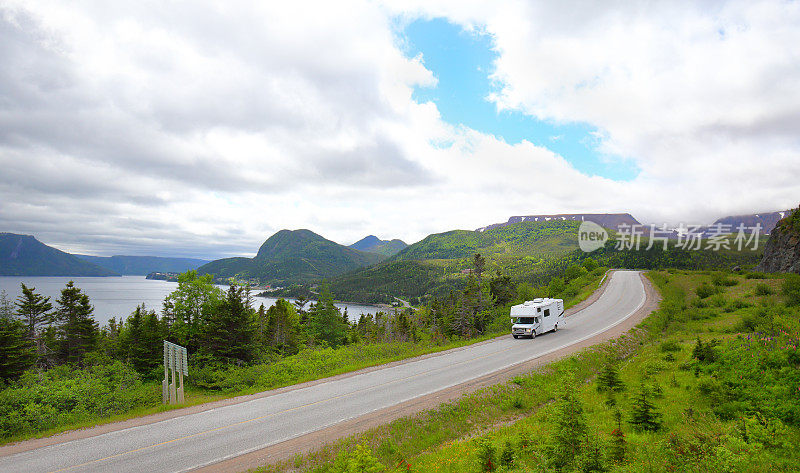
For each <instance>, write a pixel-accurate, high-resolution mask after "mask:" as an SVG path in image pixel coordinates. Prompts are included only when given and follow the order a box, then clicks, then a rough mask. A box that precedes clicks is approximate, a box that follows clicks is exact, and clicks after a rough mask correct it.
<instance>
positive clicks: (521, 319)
mask: <svg viewBox="0 0 800 473" xmlns="http://www.w3.org/2000/svg"><path fill="white" fill-rule="evenodd" d="M534 322H536V318H535V317H517V323H518V324H532V323H534Z"/></svg>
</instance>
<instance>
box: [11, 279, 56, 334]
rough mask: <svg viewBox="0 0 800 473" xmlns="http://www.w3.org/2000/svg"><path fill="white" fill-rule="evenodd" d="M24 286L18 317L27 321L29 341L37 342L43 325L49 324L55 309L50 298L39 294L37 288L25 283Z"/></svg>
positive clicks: (18, 302) (18, 299)
mask: <svg viewBox="0 0 800 473" xmlns="http://www.w3.org/2000/svg"><path fill="white" fill-rule="evenodd" d="M20 285H21V286H22V295H21V296H19V297H18V298H17V302H16V306H17V315H18V316H19V317H20V318H22V320H24V321H25V325H27V327H28V340H36V339H37V338H38V336H37V332H38V330H39V328H40V327H41V326H42V325H45V324H49V323H50V322H51V321H52V316H51V315H50V314H49V312H50V310H52V309H53V305H52V304H51V303H50V298H49V297H44V296H42V295H41V294H37V293H36V292H35V291H36V288H35V287H28V286H26V285H25V283H21V284H20Z"/></svg>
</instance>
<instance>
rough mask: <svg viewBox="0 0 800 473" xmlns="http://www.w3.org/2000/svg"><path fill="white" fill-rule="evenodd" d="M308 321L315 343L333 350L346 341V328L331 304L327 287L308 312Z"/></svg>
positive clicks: (330, 295)
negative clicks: (322, 344)
mask: <svg viewBox="0 0 800 473" xmlns="http://www.w3.org/2000/svg"><path fill="white" fill-rule="evenodd" d="M308 321H309V325H310V328H311V334H312V336H313V337H314V339H315V340H317V341H320V342H325V343H327V344H328V345H329V346H331V347H334V348H335V347H337V346H339V345H342V344H343V343H345V341H346V340H347V329H348V326H347V325H346V324H345V323H344V320H342V316H341V314H340V313H339V309H337V308H336V306H335V305H334V304H333V295H332V294H331V291H330V289H329V288H328V286H327V285H324V286H323V287H322V292H321V294H320V298H319V301H318V302H317V303H316V304H314V306H313V307H312V308H311V310H310V311H309V314H308Z"/></svg>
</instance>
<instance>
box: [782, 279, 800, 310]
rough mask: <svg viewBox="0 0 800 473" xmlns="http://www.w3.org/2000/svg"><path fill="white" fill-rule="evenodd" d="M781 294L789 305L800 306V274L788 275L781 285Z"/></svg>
mask: <svg viewBox="0 0 800 473" xmlns="http://www.w3.org/2000/svg"><path fill="white" fill-rule="evenodd" d="M781 294H783V296H784V297H785V298H786V303H787V304H788V305H800V274H787V275H786V278H785V279H784V280H783V284H782V285H781Z"/></svg>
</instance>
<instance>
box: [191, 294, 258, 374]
mask: <svg viewBox="0 0 800 473" xmlns="http://www.w3.org/2000/svg"><path fill="white" fill-rule="evenodd" d="M257 331H258V327H257V321H256V320H255V312H254V311H253V310H252V309H251V308H250V307H248V306H247V301H246V294H245V293H244V289H243V288H241V287H237V286H236V285H235V284H232V285H231V286H230V288H228V293H227V296H226V297H225V299H223V301H222V303H221V304H220V306H219V308H218V309H217V310H215V311H213V312H212V313H211V314H210V315H208V316H207V317H206V318H205V324H204V325H203V326H202V331H201V332H200V336H199V337H198V338H199V341H200V348H199V353H200V354H201V355H202V356H203V357H206V358H209V359H211V360H215V361H221V362H225V363H236V364H242V363H250V362H251V361H253V359H254V358H255V342H256V334H257Z"/></svg>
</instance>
